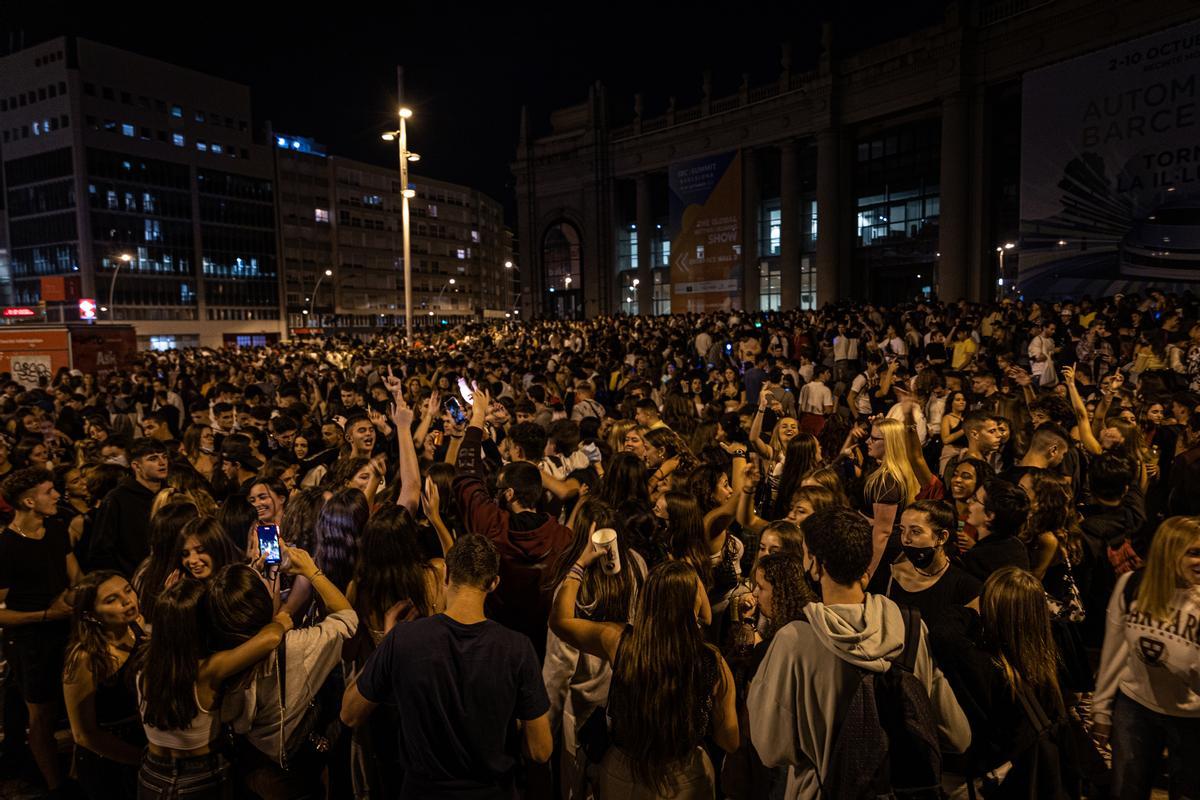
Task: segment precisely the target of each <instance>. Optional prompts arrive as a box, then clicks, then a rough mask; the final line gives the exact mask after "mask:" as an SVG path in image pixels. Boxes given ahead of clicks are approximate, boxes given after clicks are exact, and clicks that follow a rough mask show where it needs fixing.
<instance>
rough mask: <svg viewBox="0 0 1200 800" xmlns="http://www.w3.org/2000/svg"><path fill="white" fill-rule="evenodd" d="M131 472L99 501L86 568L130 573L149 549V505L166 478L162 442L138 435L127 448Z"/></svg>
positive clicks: (166, 457) (167, 459)
mask: <svg viewBox="0 0 1200 800" xmlns="http://www.w3.org/2000/svg"><path fill="white" fill-rule="evenodd" d="M128 457H129V466H130V467H131V468H132V470H133V474H132V475H130V476H128V477H126V478H125V479H124V480H122V481H121V482H120V483H119V484H117V487H116V488H115V489H113V490H112V491H111V492H109V493H108V495H107V496H106V497H105V498H104V500H103V501H101V503H100V507H99V509H97V511H96V522H95V524H94V526H93V529H92V544H91V549H90V551H89V557H88V563H87V564H86V565H85V568H86V569H87V570H89V571H91V570H97V569H115V570H119V571H120V572H122V573H124V574H125V576H126V577H129V576H132V575H133V571H134V570H135V569H137V565H138V564H140V563H141V561H142V559H143V558H145V557H146V556H147V555H149V553H150V533H149V530H150V509H151V507H152V506H153V505H154V497H155V495H157V494H158V491H159V490H160V489H161V488H162V487H163V484H164V483H165V482H166V480H167V468H168V465H169V464H170V460H169V458H168V456H167V448H166V445H164V444H163V443H162V442H159V441H156V440H154V439H147V438H142V439H138V440H137V441H135V442H134V443H133V444H132V445H131V446H130V448H129V456H128Z"/></svg>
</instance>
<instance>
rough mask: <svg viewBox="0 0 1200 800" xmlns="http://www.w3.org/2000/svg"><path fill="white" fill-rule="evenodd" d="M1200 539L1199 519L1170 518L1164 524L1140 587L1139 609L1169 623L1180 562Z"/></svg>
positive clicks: (1177, 585) (1148, 559)
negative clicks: (1185, 553)
mask: <svg viewBox="0 0 1200 800" xmlns="http://www.w3.org/2000/svg"><path fill="white" fill-rule="evenodd" d="M1198 539H1200V519H1197V518H1196V517H1169V518H1168V519H1166V520H1163V523H1162V524H1161V525H1159V526H1158V531H1157V532H1156V533H1155V534H1154V540H1153V541H1152V542H1151V543H1150V555H1149V556H1148V557H1147V559H1146V571H1145V573H1144V574H1143V575H1142V583H1141V585H1140V586H1138V593H1137V608H1138V611H1140V612H1142V613H1143V614H1149V615H1150V617H1151V618H1152V619H1156V620H1159V621H1162V620H1167V619H1169V618H1170V616H1171V601H1172V600H1174V599H1175V592H1176V591H1178V590H1179V583H1180V576H1179V560H1180V559H1181V558H1183V554H1184V552H1186V551H1187V549H1188V548H1189V547H1192V546H1193V545H1195V544H1196V541H1197V540H1198Z"/></svg>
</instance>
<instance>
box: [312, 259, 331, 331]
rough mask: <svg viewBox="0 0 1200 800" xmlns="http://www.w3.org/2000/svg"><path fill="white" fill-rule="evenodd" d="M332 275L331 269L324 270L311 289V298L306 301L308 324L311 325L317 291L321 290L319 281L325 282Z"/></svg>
mask: <svg viewBox="0 0 1200 800" xmlns="http://www.w3.org/2000/svg"><path fill="white" fill-rule="evenodd" d="M332 274H333V270H331V269H327V270H325V274H324V275H322V276H320V277H319V278H317V285H316V286H314V287H313V293H312V297H310V298H309V299H308V321H309V323H310V324H311V323H312V316H313V306H314V305H315V304H316V302H317V290H318V289H320V288H321V281H323V280H325V279H326V278H328V277H329V276H330V275H332Z"/></svg>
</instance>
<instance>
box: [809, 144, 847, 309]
mask: <svg viewBox="0 0 1200 800" xmlns="http://www.w3.org/2000/svg"><path fill="white" fill-rule="evenodd" d="M841 164H842V161H841V147H840V137H839V135H838V133H837V131H835V130H825V131H821V133H820V134H818V135H817V262H816V269H817V275H816V284H817V302H816V305H817V307H818V308H820V307H821V306H823V305H824V304H825V303H833V302H837V300H838V299H839V298H840V295H839V292H845V291H847V290H848V289H849V287H848V286H844V285H841V283H840V281H839V280H838V277H839V274H840V273H841V271H842V270H845V269H847V268H848V267H849V265H848V264H839V263H838V252H839V249H840V248H839V245H838V242H839V237H840V236H841V235H842V230H841V229H842V227H844V226H843V225H842V224H841V222H842V202H841V194H842V192H841V185H842V176H841Z"/></svg>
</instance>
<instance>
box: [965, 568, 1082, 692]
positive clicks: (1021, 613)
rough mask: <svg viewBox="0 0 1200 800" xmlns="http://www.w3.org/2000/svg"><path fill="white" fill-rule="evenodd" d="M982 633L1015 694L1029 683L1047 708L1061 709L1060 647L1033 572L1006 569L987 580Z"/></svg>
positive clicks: (981, 609)
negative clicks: (1052, 630)
mask: <svg viewBox="0 0 1200 800" xmlns="http://www.w3.org/2000/svg"><path fill="white" fill-rule="evenodd" d="M979 616H980V620H981V622H982V623H983V636H984V640H985V642H986V645H987V647H988V650H989V651H990V653H991V655H992V657H993V658H994V659H995V662H996V664H997V666H998V667H999V668H1000V670H1001V671H1002V672H1003V673H1004V679H1005V682H1006V683H1007V684H1008V686H1009V690H1010V692H1011V693H1012V696H1013V697H1014V698H1015V697H1016V694H1017V690H1018V689H1019V688H1020V687H1021V686H1028V687H1029V688H1030V689H1031V690H1033V693H1034V694H1035V695H1036V696H1037V698H1038V699H1039V700H1040V701H1041V703H1042V705H1043V706H1045V707H1046V708H1047V709H1058V710H1060V711H1061V710H1062V707H1063V700H1062V692H1061V690H1060V689H1059V685H1058V661H1059V659H1058V645H1057V644H1056V643H1055V640H1054V634H1053V633H1052V632H1051V630H1050V615H1049V614H1047V613H1046V592H1045V589H1044V588H1043V587H1042V582H1041V581H1039V580H1038V579H1037V578H1036V577H1034V576H1033V574H1032V573H1030V572H1027V571H1025V570H1023V569H1021V568H1020V567H1003V568H1002V569H999V570H997V571H995V572H993V573H992V574H991V576H990V577H989V578H988V579H987V581H986V582H984V584H983V592H982V594H981V595H980V601H979Z"/></svg>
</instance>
